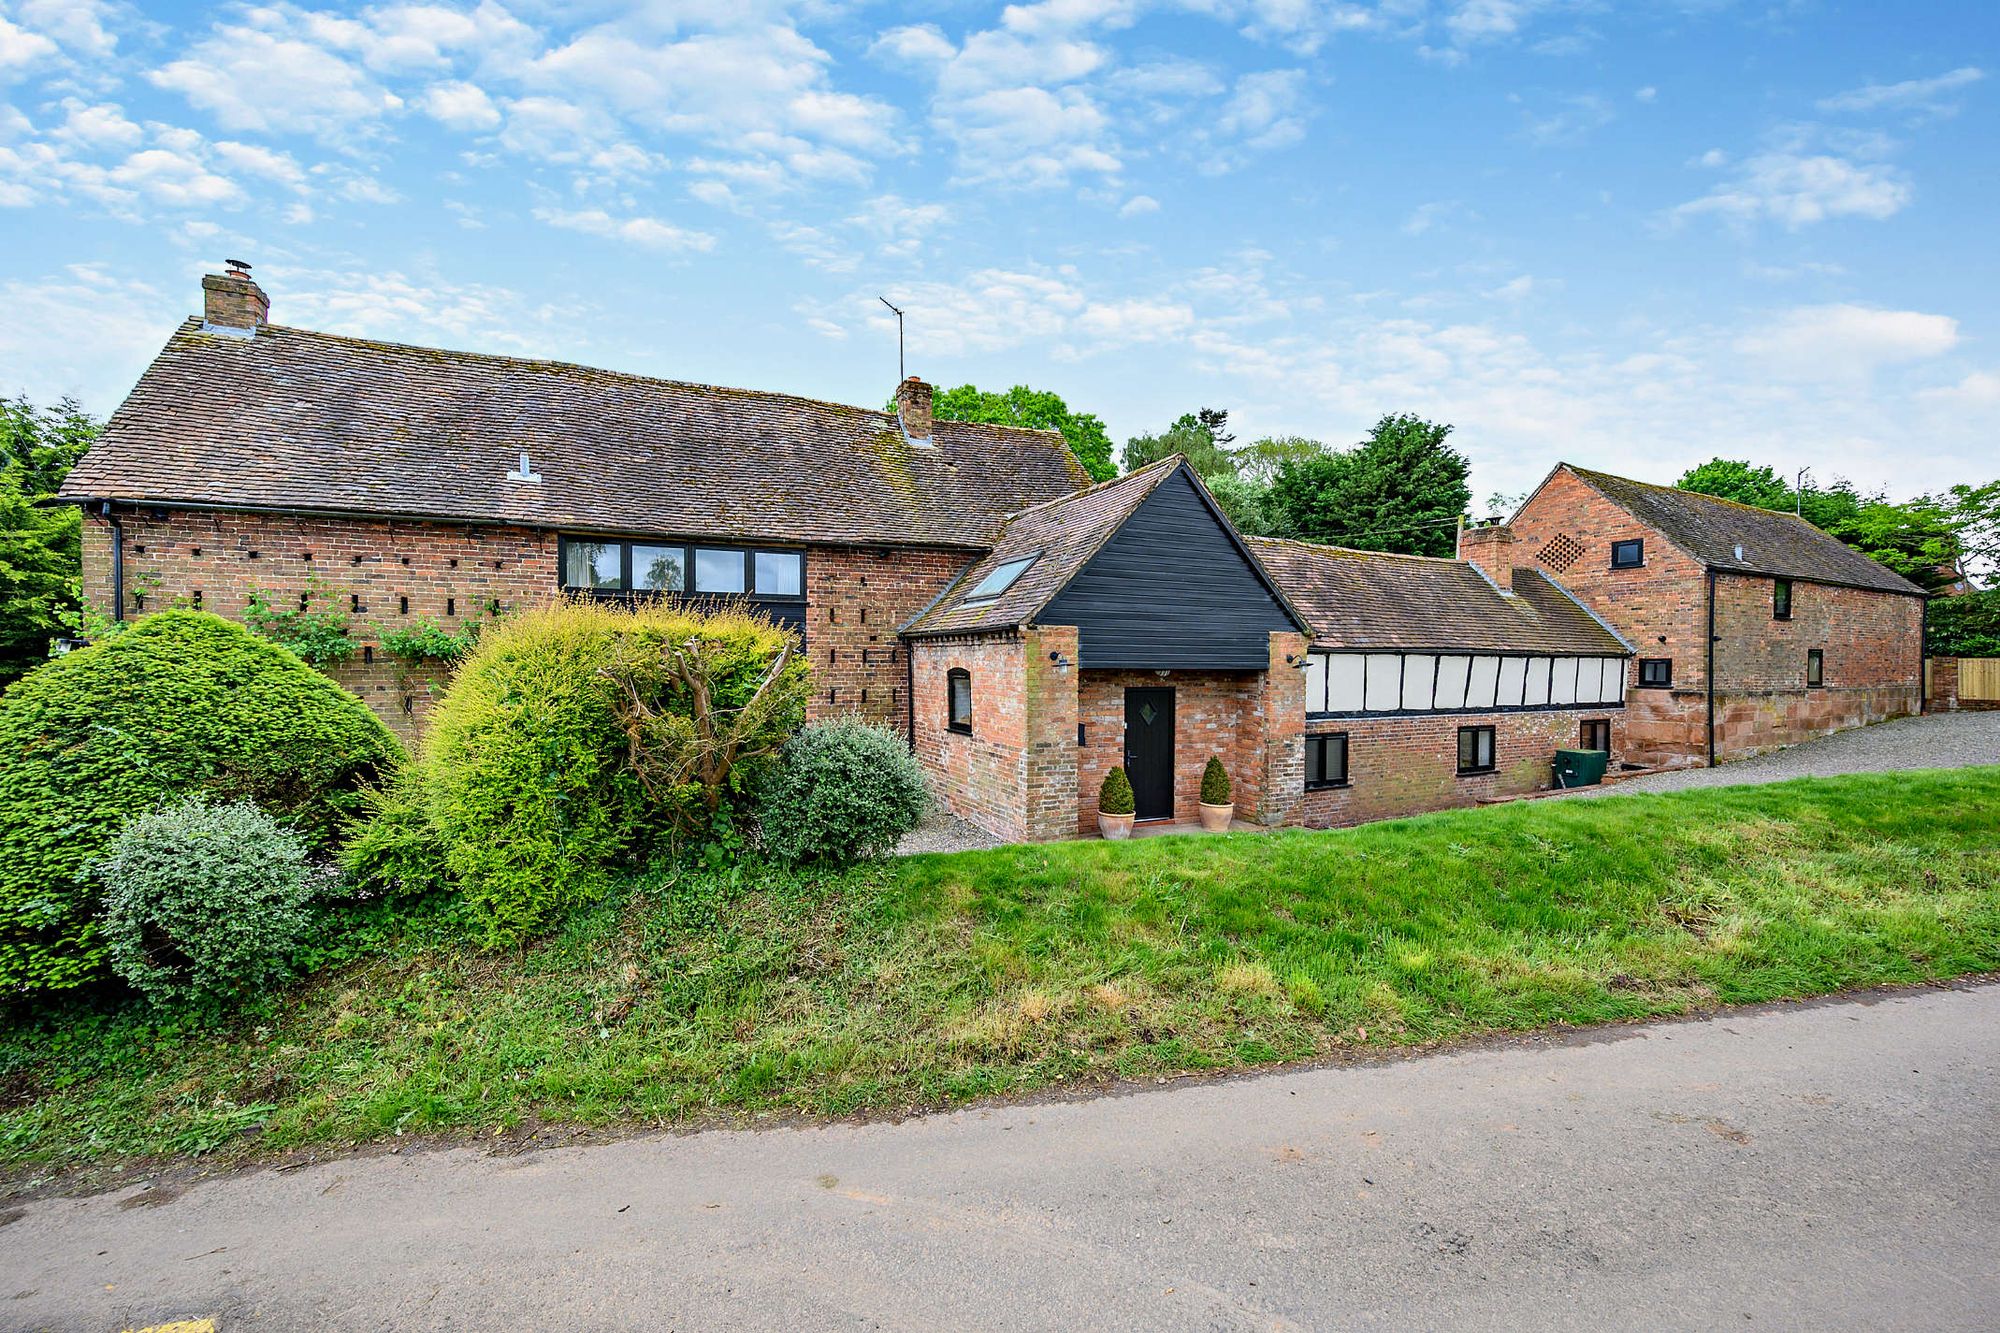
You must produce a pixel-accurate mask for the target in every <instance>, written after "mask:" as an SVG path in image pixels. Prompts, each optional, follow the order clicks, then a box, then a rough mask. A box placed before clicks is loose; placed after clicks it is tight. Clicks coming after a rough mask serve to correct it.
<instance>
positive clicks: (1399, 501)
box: [1265, 413, 1472, 555]
mask: <svg viewBox="0 0 2000 1333" xmlns="http://www.w3.org/2000/svg"><path fill="white" fill-rule="evenodd" d="M1450 434H1451V427H1450V426H1448V425H1444V424H1443V423H1440V422H1431V421H1425V420H1424V419H1423V418H1422V417H1418V416H1413V415H1410V414H1407V413H1405V414H1401V415H1395V416H1385V417H1383V418H1382V419H1381V420H1380V421H1378V422H1376V423H1375V427H1374V429H1373V430H1371V431H1370V432H1369V433H1368V438H1367V439H1365V440H1363V441H1362V442H1361V443H1360V444H1358V445H1356V446H1355V447H1354V448H1353V449H1351V450H1349V451H1347V452H1346V453H1322V454H1318V455H1310V456H1306V457H1303V458H1298V459H1294V460H1290V461H1287V462H1285V463H1284V464H1282V465H1281V466H1280V467H1279V469H1278V475H1277V477H1276V478H1275V479H1274V480H1273V481H1272V483H1271V490H1270V494H1269V496H1268V497H1267V498H1266V502H1265V507H1266V512H1267V515H1268V518H1269V521H1270V524H1271V527H1272V529H1273V531H1275V532H1277V533H1279V534H1280V535H1283V536H1287V537H1297V538H1300V539H1302V540H1305V541H1316V542H1327V543H1331V544H1335V545H1340V546H1354V547H1359V548H1361V549H1363V550H1369V551H1396V552H1402V553H1405V554H1410V555H1450V554H1451V553H1452V547H1453V544H1454V542H1455V540H1456V535H1457V525H1458V520H1459V518H1460V516H1462V515H1463V514H1464V513H1465V510H1466V506H1467V505H1468V504H1469V503H1470V502H1471V499H1472V492H1471V490H1470V489H1468V488H1467V486H1466V476H1467V474H1468V473H1469V472H1470V470H1471V465H1470V464H1469V463H1467V461H1466V458H1465V455H1464V454H1461V453H1460V452H1458V450H1456V449H1454V448H1452V447H1451V445H1450V444H1448V443H1446V440H1447V437H1448V436H1450Z"/></svg>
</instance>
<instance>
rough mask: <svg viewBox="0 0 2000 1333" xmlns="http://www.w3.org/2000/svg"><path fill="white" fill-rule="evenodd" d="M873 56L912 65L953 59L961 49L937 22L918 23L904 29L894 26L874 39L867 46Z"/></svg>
mask: <svg viewBox="0 0 2000 1333" xmlns="http://www.w3.org/2000/svg"><path fill="white" fill-rule="evenodd" d="M868 53H869V54H870V55H873V56H885V57H887V58H889V59H891V60H900V61H905V62H909V63H913V64H924V63H936V62H942V61H946V60H950V59H951V58H952V57H953V56H955V55H957V54H958V48H957V47H955V46H953V45H952V44H951V42H950V41H949V40H947V39H946V37H945V35H944V33H943V32H942V31H941V30H940V29H939V28H938V26H937V25H936V24H934V23H915V24H909V25H907V26H904V27H901V28H891V29H889V30H888V31H887V32H885V33H883V34H882V35H881V36H880V37H877V38H876V39H875V43H874V45H873V46H871V47H869V48H868Z"/></svg>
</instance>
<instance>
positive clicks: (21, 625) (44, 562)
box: [0, 398, 98, 686]
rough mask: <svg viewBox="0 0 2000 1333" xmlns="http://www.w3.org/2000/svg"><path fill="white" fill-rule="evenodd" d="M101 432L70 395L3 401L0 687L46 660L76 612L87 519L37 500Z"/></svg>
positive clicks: (0, 401)
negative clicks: (49, 400)
mask: <svg viewBox="0 0 2000 1333" xmlns="http://www.w3.org/2000/svg"><path fill="white" fill-rule="evenodd" d="M97 430H98V426H97V423H96V422H95V421H94V420H92V419H91V418H90V417H89V416H88V415H87V414H85V413H84V411H83V410H82V409H81V408H79V407H78V406H77V405H76V404H75V403H74V402H72V401H70V400H69V399H67V398H65V399H63V400H62V401H61V402H59V403H57V404H56V406H54V407H52V408H37V407H35V406H34V405H33V404H32V403H30V402H29V401H28V400H27V399H26V398H15V399H12V400H7V399H0V686H4V685H6V684H8V683H9V682H11V681H13V680H14V679H15V678H16V677H18V676H20V675H22V674H23V673H25V672H27V671H29V670H30V669H32V668H34V667H35V666H38V665H39V664H41V663H42V662H43V661H44V660H46V659H47V657H48V649H49V640H50V639H52V638H54V637H56V636H57V635H58V634H60V633H61V632H62V626H63V619H64V617H65V616H66V615H72V614H74V611H75V608H76V605H77V596H76V583H77V579H78V577H79V575H80V573H81V566H82V532H83V517H82V515H81V513H79V512H78V511H77V510H76V509H73V508H71V507H70V506H68V505H63V506H57V507H42V506H39V505H38V504H37V503H36V502H37V501H39V500H43V499H46V498H47V497H49V496H51V495H53V494H55V492H56V491H57V489H59V488H60V487H61V486H62V483H63V478H64V477H65V476H67V475H69V470H70V468H71V467H72V466H73V465H74V464H75V462H76V460H77V459H79V458H81V457H82V456H83V451H84V450H85V449H88V448H89V447H90V445H91V442H92V441H93V440H95V439H96V438H97Z"/></svg>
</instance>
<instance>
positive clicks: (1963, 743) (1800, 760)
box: [1572, 712, 2000, 796]
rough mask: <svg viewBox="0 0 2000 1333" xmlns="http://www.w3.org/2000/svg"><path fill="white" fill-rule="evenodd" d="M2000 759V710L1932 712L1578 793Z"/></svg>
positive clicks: (1729, 783)
mask: <svg viewBox="0 0 2000 1333" xmlns="http://www.w3.org/2000/svg"><path fill="white" fill-rule="evenodd" d="M1981 764H2000V712H1994V713H1932V714H1929V715H1927V716H1924V717H1906V718H1901V719H1899V720H1897V721H1895V722H1879V723H1877V724H1876V725H1874V726H1872V727H1856V728H1855V729H1854V730H1852V731H1840V732H1835V733H1834V734H1833V735H1831V736H1826V737H1823V738H1821V739H1819V740H1816V741H1806V742H1805V743H1804V744H1801V745H1794V746H1792V747H1791V748H1790V749H1786V750H1779V751H1777V752H1776V753H1774V754H1766V755H1759V756H1758V757H1757V758H1755V759H1739V760H1737V761H1735V762H1734V763H1729V764H1724V765H1722V766H1721V767H1720V768H1690V769H1682V770H1679V771H1677V772H1672V773H1649V774H1647V775H1646V776H1644V777H1637V778H1628V779H1627V780H1625V781H1624V782H1615V783H1612V784H1610V785H1609V786H1604V787H1587V788H1584V789H1582V790H1580V791H1577V792H1574V793H1572V794H1573V795H1576V796H1604V795H1609V794H1618V795H1623V794H1625V793H1627V792H1641V791H1680V790H1682V789H1684V788H1687V787H1734V786H1741V785H1743V784H1746V783H1753V782H1782V781H1784V780H1785V779H1786V778H1826V777H1834V776H1837V775H1838V774H1841V773H1889V772H1894V771H1896V770H1897V769H1905V768H1972V767H1975V766H1978V765H1981Z"/></svg>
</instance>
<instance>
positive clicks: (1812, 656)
mask: <svg viewBox="0 0 2000 1333" xmlns="http://www.w3.org/2000/svg"><path fill="white" fill-rule="evenodd" d="M1824 684H1826V653H1825V652H1824V651H1822V650H1821V649H1818V648H1808V649H1806V688H1807V689H1809V690H1816V689H1818V688H1819V687H1820V686H1822V685H1824Z"/></svg>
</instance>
